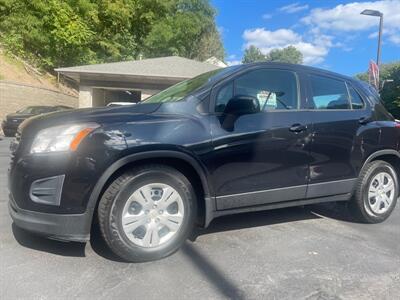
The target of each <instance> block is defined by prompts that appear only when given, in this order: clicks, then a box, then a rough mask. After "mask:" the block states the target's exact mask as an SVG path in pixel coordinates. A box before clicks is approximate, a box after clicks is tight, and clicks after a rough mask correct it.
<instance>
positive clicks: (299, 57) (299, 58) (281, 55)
mask: <svg viewBox="0 0 400 300" xmlns="http://www.w3.org/2000/svg"><path fill="white" fill-rule="evenodd" d="M267 60H268V61H276V62H283V63H291V64H301V63H303V54H302V53H301V52H300V51H299V50H297V49H296V47H294V46H288V47H286V48H283V49H273V50H271V51H270V52H269V53H268V55H267Z"/></svg>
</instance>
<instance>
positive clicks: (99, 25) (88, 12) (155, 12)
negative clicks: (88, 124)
mask: <svg viewBox="0 0 400 300" xmlns="http://www.w3.org/2000/svg"><path fill="white" fill-rule="evenodd" d="M214 19H215V10H214V8H213V7H212V6H211V5H210V3H209V1H208V0H0V42H1V44H2V45H3V46H4V47H5V48H6V49H7V50H8V51H10V52H12V53H14V54H16V55H18V56H21V57H23V58H25V59H28V60H30V61H31V62H34V63H36V64H38V65H39V66H41V67H43V68H44V69H47V70H52V69H53V68H54V67H61V66H71V65H77V64H92V63H101V62H109V61H120V60H130V59H137V58H139V57H154V56H165V55H180V56H184V57H188V58H193V59H199V60H204V59H207V58H209V57H210V56H216V57H218V58H220V59H223V57H224V50H223V46H222V43H221V38H220V36H219V33H218V31H217V29H216V25H215V20H214Z"/></svg>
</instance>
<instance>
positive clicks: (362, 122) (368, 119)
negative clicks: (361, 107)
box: [358, 117, 371, 125]
mask: <svg viewBox="0 0 400 300" xmlns="http://www.w3.org/2000/svg"><path fill="white" fill-rule="evenodd" d="M369 122H371V118H369V117H361V118H360V119H358V123H359V124H361V125H365V124H368V123H369Z"/></svg>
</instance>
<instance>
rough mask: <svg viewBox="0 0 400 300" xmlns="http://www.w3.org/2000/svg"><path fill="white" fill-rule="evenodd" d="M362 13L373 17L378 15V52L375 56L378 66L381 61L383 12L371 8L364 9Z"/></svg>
mask: <svg viewBox="0 0 400 300" xmlns="http://www.w3.org/2000/svg"><path fill="white" fill-rule="evenodd" d="M361 14H362V15H365V16H373V17H379V18H380V20H379V35H378V53H377V57H376V64H377V65H378V67H379V66H380V63H381V41H382V27H383V13H381V12H380V11H379V10H372V9H365V10H363V11H362V12H361Z"/></svg>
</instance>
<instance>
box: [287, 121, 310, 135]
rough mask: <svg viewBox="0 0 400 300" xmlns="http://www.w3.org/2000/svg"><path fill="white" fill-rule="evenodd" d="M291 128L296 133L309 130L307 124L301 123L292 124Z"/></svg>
mask: <svg viewBox="0 0 400 300" xmlns="http://www.w3.org/2000/svg"><path fill="white" fill-rule="evenodd" d="M289 130H290V131H291V132H295V133H300V132H302V131H306V130H307V126H304V125H301V124H298V123H297V124H293V125H292V126H290V128H289Z"/></svg>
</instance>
